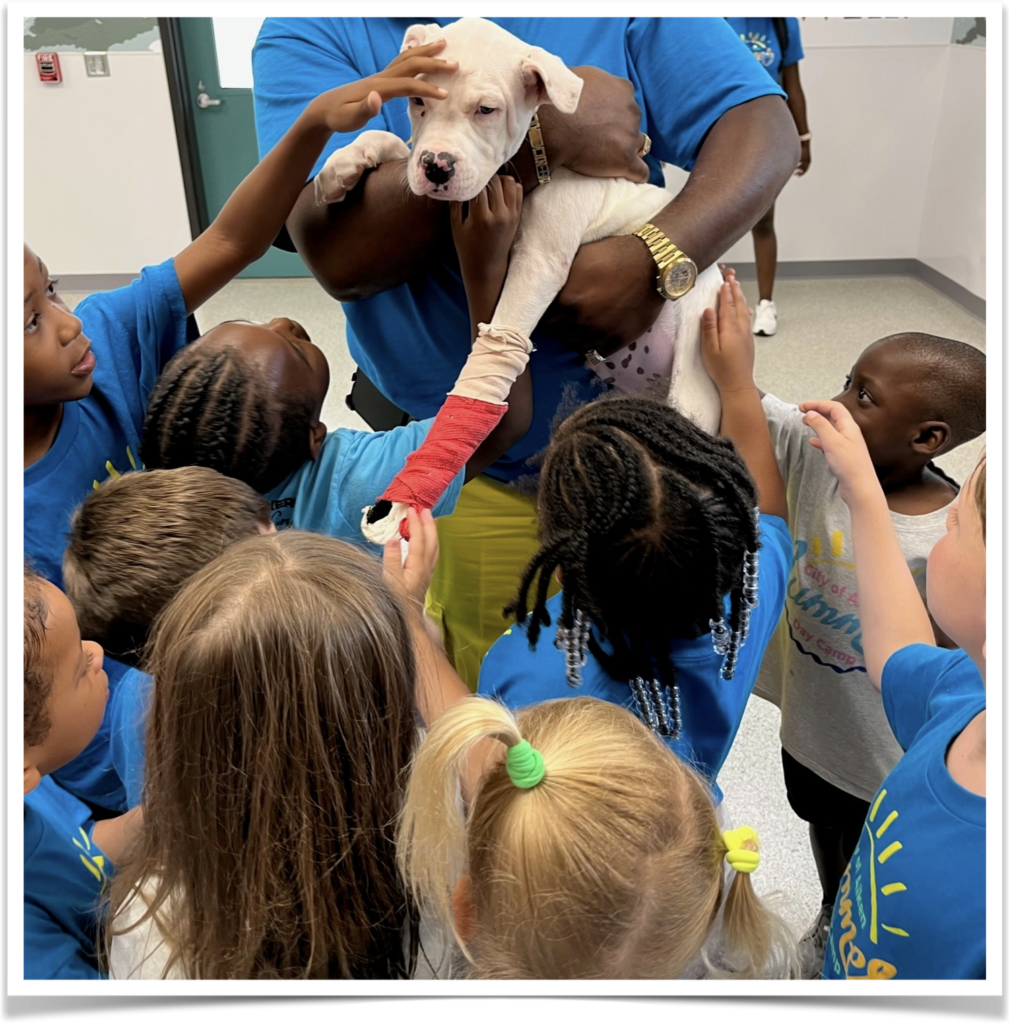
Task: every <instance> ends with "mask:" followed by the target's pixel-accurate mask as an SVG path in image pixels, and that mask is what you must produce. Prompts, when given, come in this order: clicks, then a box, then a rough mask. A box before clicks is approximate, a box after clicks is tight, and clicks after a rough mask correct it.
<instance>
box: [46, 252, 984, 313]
mask: <svg viewBox="0 0 1009 1024" xmlns="http://www.w3.org/2000/svg"><path fill="white" fill-rule="evenodd" d="M732 265H733V267H734V268H735V270H736V273H737V274H738V276H739V279H740V280H741V281H755V280H756V278H757V269H756V264H755V263H752V262H750V263H743V262H738V263H737V262H733V264H732ZM777 276H778V277H779V278H790V279H802V278H814V277H883V276H886V277H915V278H917V279H918V280H919V281H921V282H922V283H923V284H927V285H929V286H930V287H931V288H934V289H935V290H936V291H937V292H939V293H940V294H941V295H944V296H946V298H947V299H950V300H951V301H952V302H955V303H956V304H957V305H958V306H960V307H961V308H962V309H965V310H966V311H967V312H968V313H970V314H971V316H975V317H977V319H978V320H981V321H982V322H984V321H985V310H986V306H987V303H986V302H985V300H984V299H981V298H978V296H976V295H975V294H974V293H973V292H969V291H968V290H967V289H966V288H964V286H963V285H961V284H957V282H956V281H954V280H953V279H952V278H949V277H947V276H946V275H945V274H943V273H941V272H940V271H938V270H936V269H935V267H930V266H929V265H928V264H927V263H922V262H921V260H915V259H893V260H790V261H789V260H786V261H784V262H782V263H779V264H778V271H777ZM59 279H60V285H61V286H62V287H61V290H63V291H68V292H104V291H111V290H112V289H113V288H122V287H123V286H124V285H128V284H129V283H130V281H132V280H133V279H134V275H131V274H60V275H59Z"/></svg>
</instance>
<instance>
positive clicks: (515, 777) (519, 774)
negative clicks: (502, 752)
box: [505, 740, 545, 789]
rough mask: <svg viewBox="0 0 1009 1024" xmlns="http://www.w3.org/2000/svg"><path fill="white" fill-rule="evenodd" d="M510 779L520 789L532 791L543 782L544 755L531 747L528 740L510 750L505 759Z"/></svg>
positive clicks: (520, 741)
mask: <svg viewBox="0 0 1009 1024" xmlns="http://www.w3.org/2000/svg"><path fill="white" fill-rule="evenodd" d="M505 767H506V768H507V769H508V778H510V779H511V780H512V782H513V783H515V785H516V786H518V788H519V789H532V788H533V786H538V785H539V784H540V783H541V782H542V781H543V776H544V774H545V772H544V769H543V755H542V754H541V753H540V752H539V751H538V750H537V749H536V748H535V747H531V746H530V745H529V741H528V740H519V742H518V743H516V744H515V746H514V747H509V748H508V757H507V758H506V759H505Z"/></svg>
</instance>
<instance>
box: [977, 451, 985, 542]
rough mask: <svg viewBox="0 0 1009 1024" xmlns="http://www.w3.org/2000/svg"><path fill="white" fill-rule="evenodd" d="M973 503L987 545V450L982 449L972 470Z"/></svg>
mask: <svg viewBox="0 0 1009 1024" xmlns="http://www.w3.org/2000/svg"><path fill="white" fill-rule="evenodd" d="M974 504H975V505H976V506H977V513H978V515H979V516H980V517H981V539H982V540H983V541H984V542H985V544H986V545H987V543H988V526H987V518H988V517H987V512H986V509H987V504H988V452H987V451H983V452H982V453H981V458H980V459H978V467H977V469H975V470H974Z"/></svg>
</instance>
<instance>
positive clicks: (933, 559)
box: [925, 469, 986, 658]
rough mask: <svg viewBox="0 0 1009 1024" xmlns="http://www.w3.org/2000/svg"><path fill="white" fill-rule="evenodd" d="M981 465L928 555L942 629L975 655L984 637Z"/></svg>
mask: <svg viewBox="0 0 1009 1024" xmlns="http://www.w3.org/2000/svg"><path fill="white" fill-rule="evenodd" d="M977 473H978V471H977V469H975V470H974V472H973V473H972V474H971V478H970V479H969V480H968V481H967V483H966V485H965V486H964V488H963V489H962V490H961V491H960V496H959V498H958V499H957V501H956V504H954V505H953V506H952V508H950V510H949V514H948V515H947V517H946V533H945V535H944V536H943V537H941V538H940V539H939V541H938V542H937V543H936V545H935V547H934V548H932V552H931V554H930V555H929V556H928V569H927V572H926V575H925V592H926V601H927V603H928V610H929V611H930V612H931V613H932V618H934V619H935V621H936V623H937V625H938V626H939V628H940V629H941V630H942V631H943V632H944V633H945V634H946V635H947V636H948V637H949V638H950V639H951V640H952V641H953V642H954V643H956V644H957V645H959V646H960V647H962V648H963V649H964V650H965V651H966V652H967V653H968V654H970V655H971V656H972V657H975V658H976V657H977V656H978V655H980V653H981V648H982V645H983V644H984V642H985V610H986V605H985V542H984V534H983V533H982V531H981V514H980V512H979V510H978V507H977V499H976V497H975V491H976V486H977Z"/></svg>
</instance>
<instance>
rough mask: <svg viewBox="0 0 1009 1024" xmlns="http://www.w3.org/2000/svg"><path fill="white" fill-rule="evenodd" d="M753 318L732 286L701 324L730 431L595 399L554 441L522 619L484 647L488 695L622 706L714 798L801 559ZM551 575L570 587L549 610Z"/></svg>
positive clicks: (520, 601)
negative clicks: (716, 432)
mask: <svg viewBox="0 0 1009 1024" xmlns="http://www.w3.org/2000/svg"><path fill="white" fill-rule="evenodd" d="M748 316H749V314H748V311H747V308H746V302H745V300H744V299H743V296H742V292H741V290H740V288H739V284H738V283H737V282H736V281H735V279H734V278H733V277H731V275H730V278H729V280H728V281H726V283H725V284H724V285H723V286H722V289H721V293H720V296H719V311H718V315H717V319H716V314H715V311H714V310H710V309H709V310H706V311H705V314H704V320H703V322H702V335H703V337H702V345H703V354H704V360H705V365H706V368H707V370H708V372H709V374H710V375H711V377H712V379H713V380H714V381H715V383H716V385H717V386H718V388H719V392H720V395H721V399H722V421H721V430H722V433H723V434H724V435H725V436H723V437H712V436H711V435H709V434H707V433H705V432H704V431H702V430H700V429H699V428H697V427H696V426H694V424H693V423H691V422H690V421H689V420H687V419H686V418H685V417H683V416H682V415H680V414H679V413H678V412H676V411H675V410H674V409H670V408H668V407H666V406H664V405H660V404H659V403H657V402H653V401H650V400H648V399H646V398H642V397H619V398H604V399H601V400H599V401H596V402H594V403H591V404H590V405H587V406H583V407H582V408H580V409H578V410H577V411H576V412H575V413H574V414H572V415H571V416H570V417H569V418H568V419H567V420H565V421H564V422H563V423H562V424H561V425H560V427H559V428H558V429H557V431H556V432H555V434H554V437H553V440H552V442H551V444H550V447H549V449H548V450H547V454H546V456H545V458H544V462H543V469H542V475H541V480H540V491H539V494H540V497H539V512H540V537H541V541H542V547H541V548H540V551H539V552H538V554H537V555H536V556H535V557H534V558H533V560H532V561H531V562H530V564H529V566H528V568H527V569H526V571H525V573H524V575H523V577H522V581H521V584H520V587H519V592H518V596H517V598H516V600H515V602H514V605H513V606H512V608H511V609H509V610H510V611H514V613H515V615H516V618H517V620H518V624H517V626H515V627H512V628H511V629H510V630H508V631H507V632H506V633H505V635H504V636H503V637H501V639H500V640H498V641H497V643H496V644H495V645H494V646H493V647H492V648H491V649H490V651H489V652H488V654H487V657H486V658H485V659H484V662H483V666H482V668H481V674H480V684H479V689H478V692H479V693H482V694H485V695H487V696H492V697H497V698H499V699H500V700H502V701H504V703H505V704H507V705H508V706H509V707H522V706H524V705H527V704H530V703H534V702H537V701H542V700H547V699H550V698H557V697H564V696H575V695H578V694H585V695H589V696H595V697H600V698H602V699H604V700H609V701H612V702H614V703H616V704H621V705H623V706H624V707H627V708H629V709H631V710H633V711H634V712H635V713H636V714H638V716H639V717H640V718H641V719H642V721H644V722H645V723H646V724H647V725H648V726H649V727H650V728H651V729H652V730H653V731H654V732H655V733H656V734H657V735H659V736H660V737H662V738H663V739H664V740H665V742H666V743H667V744H668V745H669V746H670V747H671V748H672V749H673V750H674V751H676V753H678V754H679V755H680V756H681V757H682V758H683V759H684V760H685V761H687V762H688V763H689V764H691V765H693V766H694V767H695V768H697V769H698V771H700V772H701V774H702V775H704V776H705V777H706V778H707V780H708V781H709V783H710V784H711V785H712V786H713V788H714V792H715V795H716V798H717V799H719V800H720V799H721V794H720V791H719V790H718V787H717V784H716V777H717V774H718V771H719V769H720V768H721V766H722V763H723V762H724V760H725V757H726V755H727V754H728V751H729V748H730V746H731V744H732V740H733V738H734V736H735V734H736V730H737V729H738V727H739V723H740V721H741V719H742V716H743V712H744V710H745V707H746V701H747V699H748V697H749V695H750V692H751V691H752V689H753V685H754V681H755V679H756V675H757V671H758V669H759V667H760V662H761V659H762V657H763V653H764V648H765V646H766V644H767V642H768V640H769V638H770V636H771V635H772V633H773V631H774V628H775V626H776V625H777V621H778V618H779V616H780V614H781V608H782V605H783V603H784V591H785V581H786V578H787V573H788V568H789V566H790V564H791V550H792V543H791V539H790V537H789V533H788V527H787V524H786V522H785V512H786V506H785V495H784V488H783V485H782V481H781V475H780V473H779V472H778V467H777V464H776V462H775V460H774V451H773V449H772V447H771V440H770V435H769V433H768V429H767V422H766V420H765V418H764V413H763V410H762V409H761V405H760V396H759V393H758V392H757V390H756V388H755V387H754V386H753V384H752V379H751V380H750V382H749V383H747V373H748V372H749V373H750V374H751V377H752V364H753V338H752V333H751V331H750V325H749V319H748ZM748 367H750V368H751V369H750V370H748V369H747V368H748ZM758 551H759V565H758ZM555 572H556V574H557V576H558V578H559V579H560V582H561V585H562V587H563V590H562V591H561V593H560V594H558V595H557V596H556V597H553V598H551V599H549V600H548V599H547V588H548V586H549V584H550V577H551V575H552V574H554V573H555ZM530 603H531V604H532V609H531V613H530V609H529V605H530Z"/></svg>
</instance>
